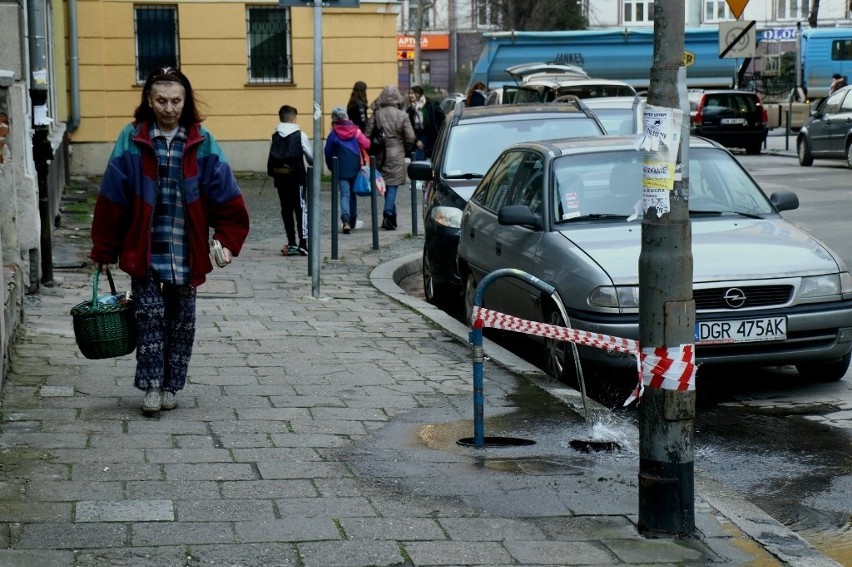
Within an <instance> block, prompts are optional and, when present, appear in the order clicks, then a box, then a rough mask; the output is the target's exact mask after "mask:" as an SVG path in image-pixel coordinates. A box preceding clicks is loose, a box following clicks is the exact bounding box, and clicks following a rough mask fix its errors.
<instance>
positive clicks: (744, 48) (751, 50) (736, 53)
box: [719, 20, 757, 59]
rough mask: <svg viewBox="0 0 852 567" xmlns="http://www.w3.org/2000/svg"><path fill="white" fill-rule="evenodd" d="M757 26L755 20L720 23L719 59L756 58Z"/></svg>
mask: <svg viewBox="0 0 852 567" xmlns="http://www.w3.org/2000/svg"><path fill="white" fill-rule="evenodd" d="M756 24H757V22H755V21H754V20H749V21H743V20H738V21H736V22H719V59H737V58H740V57H743V58H744V57H754V54H755V45H757V34H756V31H755V30H756Z"/></svg>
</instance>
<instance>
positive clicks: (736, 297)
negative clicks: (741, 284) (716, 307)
mask: <svg viewBox="0 0 852 567" xmlns="http://www.w3.org/2000/svg"><path fill="white" fill-rule="evenodd" d="M722 299H724V300H725V303H727V304H728V307H730V308H731V309H739V308H740V307H742V306H743V305H745V302H746V296H745V293H743V290H741V289H739V288H736V287H732V288H731V289H729V290H728V291H726V292H725V295H723V296H722Z"/></svg>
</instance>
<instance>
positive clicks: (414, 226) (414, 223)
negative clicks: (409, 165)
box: [411, 152, 417, 236]
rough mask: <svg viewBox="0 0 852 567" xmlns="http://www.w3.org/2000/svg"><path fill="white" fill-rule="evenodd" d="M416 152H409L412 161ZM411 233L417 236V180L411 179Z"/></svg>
mask: <svg viewBox="0 0 852 567" xmlns="http://www.w3.org/2000/svg"><path fill="white" fill-rule="evenodd" d="M416 155H417V153H416V152H411V161H414V156H416ZM411 234H412V235H413V236H417V180H416V179H412V180H411Z"/></svg>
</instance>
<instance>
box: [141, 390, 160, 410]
mask: <svg viewBox="0 0 852 567" xmlns="http://www.w3.org/2000/svg"><path fill="white" fill-rule="evenodd" d="M162 407H163V398H162V395H161V394H160V389H159V388H148V391H147V392H145V397H144V398H142V413H144V414H146V415H150V414H155V413H158V412H159V411H160V409H162Z"/></svg>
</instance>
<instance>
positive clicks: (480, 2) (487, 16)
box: [476, 0, 500, 28]
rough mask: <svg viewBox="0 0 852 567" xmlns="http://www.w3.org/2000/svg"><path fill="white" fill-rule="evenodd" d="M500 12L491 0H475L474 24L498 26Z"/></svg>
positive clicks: (490, 26) (487, 26)
mask: <svg viewBox="0 0 852 567" xmlns="http://www.w3.org/2000/svg"><path fill="white" fill-rule="evenodd" d="M499 24H500V12H499V10H498V7H497V6H495V5H494V2H492V1H491V0H476V26H477V27H480V28H492V27H494V26H499Z"/></svg>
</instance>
